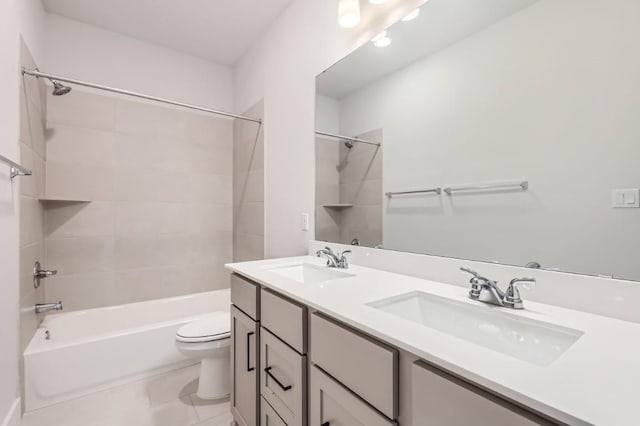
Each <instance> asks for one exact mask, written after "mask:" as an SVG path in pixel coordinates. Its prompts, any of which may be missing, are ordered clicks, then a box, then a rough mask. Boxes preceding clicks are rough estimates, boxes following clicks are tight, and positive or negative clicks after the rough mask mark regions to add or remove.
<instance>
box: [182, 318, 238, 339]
mask: <svg viewBox="0 0 640 426" xmlns="http://www.w3.org/2000/svg"><path fill="white" fill-rule="evenodd" d="M230 331H231V316H230V315H229V312H214V313H212V314H208V315H205V316H203V317H202V318H200V319H197V320H195V321H193V322H190V323H189V324H186V325H183V326H182V327H180V329H178V332H177V333H176V340H178V341H179V342H187V343H196V342H211V341H214V340H221V339H226V338H228V337H229V336H230V334H231V333H230Z"/></svg>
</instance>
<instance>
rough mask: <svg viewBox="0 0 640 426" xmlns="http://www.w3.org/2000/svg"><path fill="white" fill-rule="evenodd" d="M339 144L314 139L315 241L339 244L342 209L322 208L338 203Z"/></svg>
mask: <svg viewBox="0 0 640 426" xmlns="http://www.w3.org/2000/svg"><path fill="white" fill-rule="evenodd" d="M338 145H339V142H338V141H336V140H335V139H328V138H325V137H321V136H317V137H316V218H315V219H316V239H317V240H320V241H336V242H341V241H342V240H341V237H340V225H341V222H342V220H341V219H342V209H337V208H329V207H324V206H327V205H331V204H338V203H339V201H340V194H339V193H338V190H339V188H340V186H339V184H340V173H339V171H338V162H339V158H340V157H339V149H338Z"/></svg>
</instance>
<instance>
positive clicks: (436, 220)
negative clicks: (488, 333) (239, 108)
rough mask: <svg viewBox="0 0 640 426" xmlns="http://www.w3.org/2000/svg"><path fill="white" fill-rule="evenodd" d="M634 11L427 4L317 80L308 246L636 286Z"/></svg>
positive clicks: (519, 1)
mask: <svg viewBox="0 0 640 426" xmlns="http://www.w3.org/2000/svg"><path fill="white" fill-rule="evenodd" d="M639 52H640V2H639V1H637V0H607V1H603V0H538V1H536V0H478V1H476V0H474V1H469V0H429V1H427V2H425V3H424V4H423V5H422V7H421V8H420V12H419V15H418V16H417V17H415V18H414V19H412V20H407V21H400V22H398V23H397V24H395V25H393V26H392V27H390V28H389V29H388V30H387V31H386V33H385V34H381V35H379V36H377V37H376V38H375V39H374V40H372V41H371V42H369V43H367V44H366V45H363V46H362V47H361V48H359V49H357V50H356V51H354V52H353V53H352V54H350V55H349V56H347V57H346V58H344V59H343V60H341V61H340V62H338V63H337V64H335V65H334V66H332V67H331V68H329V69H328V70H327V71H325V72H324V73H322V74H321V75H319V76H318V77H317V80H316V88H317V101H316V129H317V133H316V141H315V143H316V239H318V240H326V241H331V242H341V243H346V244H349V243H352V242H353V243H354V244H358V243H359V244H362V245H367V246H372V247H373V246H379V247H381V248H384V249H390V250H399V251H408V252H417V253H426V254H431V255H439V256H447V257H455V258H464V259H472V260H480V261H486V262H499V263H503V264H510V265H519V266H526V265H528V266H530V267H538V266H541V267H542V268H545V269H551V270H561V271H566V272H575V273H581V274H590V275H602V276H611V277H615V278H621V279H629V280H640V208H639V206H640V190H639V189H638V188H640V54H639Z"/></svg>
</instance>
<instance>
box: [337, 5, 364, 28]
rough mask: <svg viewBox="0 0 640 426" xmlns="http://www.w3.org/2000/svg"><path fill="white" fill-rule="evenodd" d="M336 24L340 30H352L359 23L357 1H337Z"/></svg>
mask: <svg viewBox="0 0 640 426" xmlns="http://www.w3.org/2000/svg"><path fill="white" fill-rule="evenodd" d="M338 23H339V24H340V26H341V27H342V28H353V27H355V26H356V25H358V24H359V23H360V1H359V0H338Z"/></svg>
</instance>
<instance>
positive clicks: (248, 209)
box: [233, 101, 264, 262]
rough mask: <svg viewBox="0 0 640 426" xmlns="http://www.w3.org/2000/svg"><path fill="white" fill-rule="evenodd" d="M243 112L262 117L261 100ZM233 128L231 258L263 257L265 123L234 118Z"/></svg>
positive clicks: (235, 259)
mask: <svg viewBox="0 0 640 426" xmlns="http://www.w3.org/2000/svg"><path fill="white" fill-rule="evenodd" d="M243 115H246V116H249V117H256V118H262V117H263V116H264V106H263V102H262V101H261V102H259V103H257V104H256V105H254V106H253V107H251V108H249V110H247V111H245V112H244V114H243ZM233 130H234V132H233V218H234V220H233V259H234V261H236V262H241V261H247V260H258V259H263V258H264V125H259V124H256V123H252V122H249V121H242V120H235V122H234V127H233Z"/></svg>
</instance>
